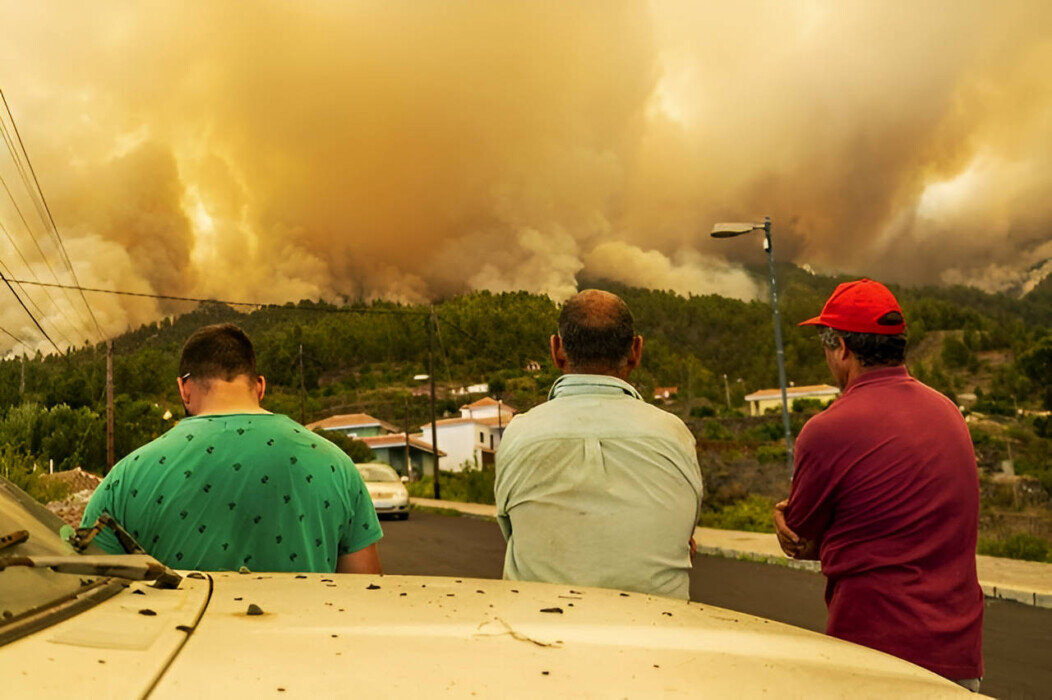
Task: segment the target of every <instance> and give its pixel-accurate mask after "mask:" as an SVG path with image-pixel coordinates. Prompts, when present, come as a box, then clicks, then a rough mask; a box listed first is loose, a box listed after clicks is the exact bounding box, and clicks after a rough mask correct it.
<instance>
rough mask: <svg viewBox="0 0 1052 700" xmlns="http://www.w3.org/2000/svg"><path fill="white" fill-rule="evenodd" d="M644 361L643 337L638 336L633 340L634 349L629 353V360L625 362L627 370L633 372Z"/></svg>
mask: <svg viewBox="0 0 1052 700" xmlns="http://www.w3.org/2000/svg"><path fill="white" fill-rule="evenodd" d="M642 360H643V336H641V335H637V336H636V337H635V338H632V349H631V350H630V351H629V353H628V360H626V361H625V369H626V370H628V371H629V372H631V371H632V370H634V369H635V368H636V367H638V366H639V363H640V362H641V361H642Z"/></svg>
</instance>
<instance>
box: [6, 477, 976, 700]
mask: <svg viewBox="0 0 1052 700" xmlns="http://www.w3.org/2000/svg"><path fill="white" fill-rule="evenodd" d="M60 528H63V529H64V530H65V531H66V533H67V534H69V530H70V528H69V526H64V525H63V524H62V522H61V521H59V520H58V519H57V518H55V517H54V516H53V515H51V514H50V513H49V512H47V511H46V510H44V509H43V508H41V507H40V506H38V505H36V504H34V503H33V502H32V501H31V500H30V499H29V498H28V496H25V494H23V493H21V492H20V491H18V490H17V489H15V488H14V487H13V486H11V485H10V484H9V483H8V482H6V481H4V480H3V479H0V674H2V677H3V695H4V696H5V697H14V698H40V697H55V698H58V697H62V698H65V697H70V696H77V697H107V698H110V697H113V698H125V697H127V698H131V697H136V698H138V697H147V696H148V697H152V698H180V699H182V700H185V698H213V697H221V698H225V699H228V698H241V697H253V698H255V697H261V696H272V695H297V696H301V697H314V698H322V697H338V696H347V695H350V694H352V693H353V694H354V695H356V696H363V697H432V696H436V695H447V696H453V697H468V696H478V697H495V696H500V697H525V696H533V697H540V696H554V697H559V696H567V697H570V696H572V697H580V696H587V697H613V696H616V697H653V696H658V695H661V696H667V695H690V696H706V697H758V696H760V695H762V694H770V695H771V696H779V697H804V696H807V697H831V696H836V697H845V696H851V697H877V696H879V697H882V698H883V697H895V698H902V697H925V698H938V697H960V698H964V697H968V693H967V691H965V690H964V689H963V688H961V687H959V686H957V685H955V684H953V683H951V682H949V681H947V680H945V679H943V678H940V677H939V676H936V675H934V674H932V673H930V672H928V671H926V670H924V669H922V668H919V667H917V666H914V665H912V664H909V663H907V662H905V661H902V660H900V659H897V658H895V657H892V656H889V655H887V654H882V653H880V652H877V651H873V650H871V649H867V648H865V647H861V646H857V645H854V644H849V643H847V642H843V641H840V640H837V639H834V638H832V637H827V636H824V635H821V634H816V633H814V632H809V631H806V630H802V629H799V628H795V627H791V626H789V625H784V624H780V623H777V622H773V621H770V620H764V619H761V618H757V617H752V616H750V615H743V614H741V613H737V612H733V611H730V610H724V609H721V608H715V607H711V606H708V605H699V604H697V603H686V602H683V601H679V600H673V599H669V598H661V597H654V596H649V595H643V594H638V593H626V592H620V591H613V590H603V589H592V588H578V587H574V586H562V585H550V584H540V583H525V582H515V581H497V580H478V579H466V578H465V579H453V578H433V577H417V576H370V575H352V574H316V573H315V574H295V573H257V572H248V571H242V572H212V573H208V572H185V571H184V572H173V571H172V570H170V569H167V568H166V567H165V566H163V565H162V564H161V563H160V562H157V561H156V560H154V559H152V558H151V557H149V555H145V554H129V555H116V556H115V555H100V554H98V553H97V552H96V551H93V549H92V547H91V545H88V546H87V548H86V549H85V550H84V552H83V553H79V552H78V551H76V550H75V549H74V548H73V547H72V546H71V545H70V544H69V543H68V542H67V541H65V540H64V539H62V538H61V537H60V535H59V534H58V533H59V531H60ZM83 534H84V533H80V535H83ZM131 544H132V545H134V543H131ZM151 581H153V583H152V584H151V583H150V582H151Z"/></svg>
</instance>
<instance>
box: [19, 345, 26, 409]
mask: <svg viewBox="0 0 1052 700" xmlns="http://www.w3.org/2000/svg"><path fill="white" fill-rule="evenodd" d="M18 395H19V396H20V397H21V398H22V400H23V401H25V398H26V354H25V353H24V352H23V353H22V379H21V380H19V382H18Z"/></svg>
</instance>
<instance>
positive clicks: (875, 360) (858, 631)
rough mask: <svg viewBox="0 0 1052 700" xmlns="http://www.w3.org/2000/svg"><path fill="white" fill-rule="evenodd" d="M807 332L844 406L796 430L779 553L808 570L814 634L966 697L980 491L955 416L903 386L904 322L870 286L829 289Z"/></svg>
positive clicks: (976, 663) (778, 520)
mask: <svg viewBox="0 0 1052 700" xmlns="http://www.w3.org/2000/svg"><path fill="white" fill-rule="evenodd" d="M800 325H802V326H803V325H810V326H818V327H819V329H820V334H821V335H820V337H821V341H822V345H823V347H824V348H825V355H826V362H827V364H828V365H829V369H830V371H831V372H832V373H833V376H834V378H835V379H836V382H837V384H838V385H839V386H840V388H841V390H842V391H843V392H844V393H843V395H842V396H841V397H840V398H839V399H838V400H837V401H836V402H834V403H833V404H832V405H830V406H829V408H827V409H826V410H825V411H823V412H822V413H820V414H818V415H817V416H815V417H814V418H812V419H811V420H810V421H808V423H807V425H805V426H804V428H803V430H802V431H801V432H800V437H799V439H798V440H797V443H796V458H795V463H794V474H793V484H792V488H791V490H790V493H789V499H788V500H787V501H783V502H782V503H779V504H778V505H777V506H775V526H776V529H777V532H778V540H779V543H780V544H781V546H782V549H783V550H785V552H786V554H788V555H789V556H792V557H795V558H798V559H820V560H821V562H822V573H823V574H825V576H826V579H827V582H826V596H825V597H826V605H827V606H828V607H829V623H828V626H827V627H826V633H827V634H830V635H832V636H834V637H839V638H841V639H846V640H848V641H851V642H856V643H858V644H863V645H865V646H868V647H872V648H874V649H879V650H881V651H884V652H887V653H889V654H893V655H895V656H898V657H900V658H903V659H906V660H907V661H911V662H913V663H915V664H917V665H919V666H923V667H925V668H927V669H930V670H931V671H934V672H935V673H938V674H939V675H941V676H944V677H946V678H949V679H950V680H954V681H957V682H958V683H960V684H961V685H963V686H965V687H966V688H969V689H970V690H974V691H978V688H979V679H980V678H981V676H982V675H983V659H982V625H983V593H982V590H981V589H980V588H979V581H978V578H977V576H976V571H975V544H976V537H977V535H978V521H979V480H978V471H977V469H976V463H975V453H974V451H973V449H972V442H971V438H970V436H969V434H968V428H967V426H966V425H965V423H964V420H963V419H962V417H961V414H960V412H959V411H958V410H957V407H956V406H954V404H953V403H952V402H951V401H950V400H949V399H947V398H946V397H945V396H943V395H942V394H940V393H938V392H937V391H935V390H934V389H931V388H929V387H927V386H925V385H924V384H921V383H920V382H918V381H917V380H916V379H913V378H912V377H910V375H909V373H908V372H907V371H906V367H905V366H904V365H903V362H904V360H905V354H906V336H905V332H906V325H905V321H904V319H903V316H902V310H901V308H899V304H898V302H897V301H896V300H895V297H894V296H893V295H892V293H891V292H890V291H889V290H888V289H887V287H885V286H884V285H882V284H880V283H879V282H874V281H872V280H866V279H863V280H858V281H856V282H848V283H845V284H841V285H840V286H839V287H837V288H836V291H835V292H833V295H832V296H831V297H830V298H829V301H827V302H826V305H825V307H824V308H823V309H822V314H821V315H820V316H817V317H816V318H812V319H810V320H808V321H804V322H803V323H801V324H800Z"/></svg>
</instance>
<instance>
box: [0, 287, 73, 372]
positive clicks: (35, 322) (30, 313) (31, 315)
mask: <svg viewBox="0 0 1052 700" xmlns="http://www.w3.org/2000/svg"><path fill="white" fill-rule="evenodd" d="M0 279H3V281H4V283H5V284H7V288H8V289H10V290H11V293H12V294H14V295H15V299H18V303H19V304H21V306H22V308H23V309H25V312H26V313H27V314H29V318H31V319H33V324H34V325H35V326H36V327H37V330H39V331H40V334H41V335H43V336H44V337H45V338H47V340H48V342H49V343H51V346H52V347H54V348H55V352H57V353H58V354H59V355H61V354H62V351H61V350H60V349H59V347H58V345H57V344H56V343H55V341H54V340H52V339H51V336H50V335H48V334H47V331H45V330H44V327H43V326H41V325H40V321H38V320H37V317H36V316H34V315H33V312H32V311H30V310H29V307H27V306H26V304H25V302H24V301H22V298H21V297H20V296H18V294H17V293H16V292H15V288H14V287H12V286H11V281H10V280H8V279H7V275H5V274H4V273H3V272H0Z"/></svg>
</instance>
